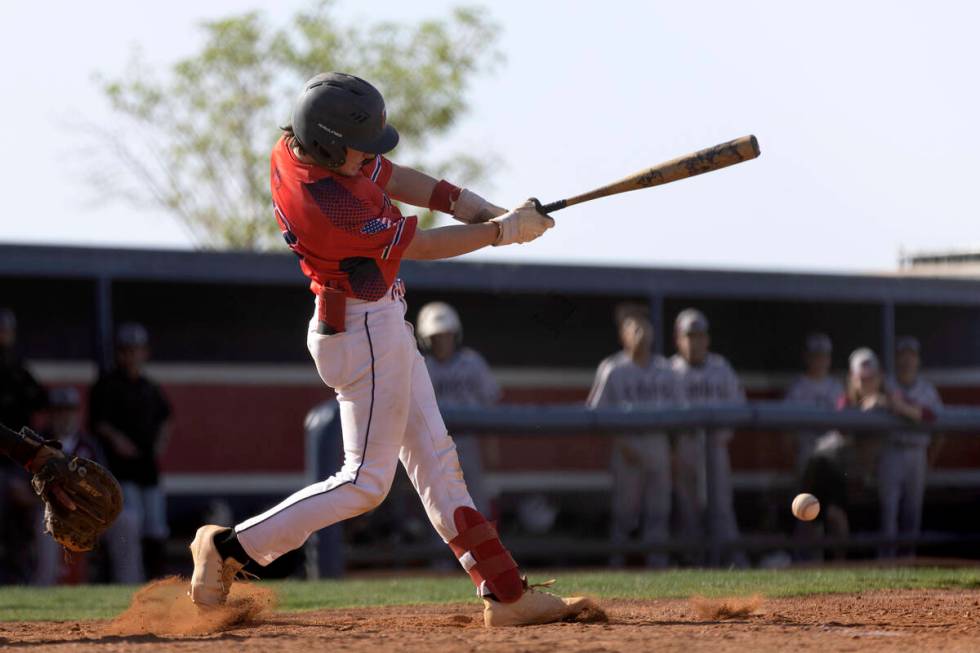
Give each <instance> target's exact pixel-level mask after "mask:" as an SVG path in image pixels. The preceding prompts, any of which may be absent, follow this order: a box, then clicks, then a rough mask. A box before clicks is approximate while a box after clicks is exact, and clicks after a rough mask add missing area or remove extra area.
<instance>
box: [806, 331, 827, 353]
mask: <svg viewBox="0 0 980 653" xmlns="http://www.w3.org/2000/svg"><path fill="white" fill-rule="evenodd" d="M805 348H806V352H807V353H808V354H829V353H830V352H831V351H833V349H834V345H833V344H832V343H831V342H830V336H828V335H827V334H826V333H811V334H808V335H807V337H806V345H805Z"/></svg>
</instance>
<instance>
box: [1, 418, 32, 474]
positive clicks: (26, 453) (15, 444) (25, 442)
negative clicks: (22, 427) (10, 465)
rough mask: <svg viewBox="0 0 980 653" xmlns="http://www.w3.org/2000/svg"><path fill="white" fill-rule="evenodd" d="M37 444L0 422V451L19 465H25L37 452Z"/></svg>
mask: <svg viewBox="0 0 980 653" xmlns="http://www.w3.org/2000/svg"><path fill="white" fill-rule="evenodd" d="M37 450H38V445H37V443H35V442H34V441H33V440H30V439H27V438H24V437H22V436H21V435H20V434H19V433H17V432H16V431H14V430H12V429H9V428H7V427H6V426H4V425H2V424H0V453H4V454H7V456H9V457H10V459H11V460H13V461H14V462H15V463H17V464H18V465H20V466H22V467H23V466H25V465H27V464H28V463H29V462H30V461H31V459H32V458H33V457H34V455H35V454H36V453H37Z"/></svg>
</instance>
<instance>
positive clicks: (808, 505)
mask: <svg viewBox="0 0 980 653" xmlns="http://www.w3.org/2000/svg"><path fill="white" fill-rule="evenodd" d="M819 514H820V501H819V500H818V499H817V497H815V496H813V495H812V494H807V493H805V492H804V493H803V494H797V495H796V498H795V499H793V516H794V517H796V518H797V519H799V520H800V521H813V520H814V519H816V518H817V515H819Z"/></svg>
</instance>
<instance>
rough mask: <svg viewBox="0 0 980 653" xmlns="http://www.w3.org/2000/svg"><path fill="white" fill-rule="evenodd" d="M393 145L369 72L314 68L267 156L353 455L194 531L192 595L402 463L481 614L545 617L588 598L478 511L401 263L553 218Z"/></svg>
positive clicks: (517, 235)
mask: <svg viewBox="0 0 980 653" xmlns="http://www.w3.org/2000/svg"><path fill="white" fill-rule="evenodd" d="M397 143H398V132H397V131H396V130H395V128H394V127H392V126H391V125H388V124H386V115H385V103H384V99H383V98H382V96H381V94H380V93H379V92H378V90H377V89H375V88H374V87H373V86H372V85H371V84H369V83H368V82H366V81H364V80H363V79H359V78H357V77H353V76H351V75H345V74H340V73H325V74H321V75H317V76H316V77H314V78H312V79H311V80H309V81H308V82H307V83H306V84H305V86H304V87H303V90H302V92H301V93H300V95H299V97H298V98H297V100H296V103H295V105H294V107H293V113H292V121H291V124H290V125H288V126H287V127H286V128H285V129H284V134H283V135H282V137H281V138H280V139H279V141H278V142H277V143H276V145H275V148H274V149H273V152H272V165H271V183H272V197H273V204H274V210H275V216H276V219H277V221H278V223H279V227H280V229H281V230H282V234H283V237H284V238H285V240H286V243H287V244H288V245H289V247H290V249H292V250H293V252H295V253H296V255H297V256H298V257H299V259H300V267H301V268H302V270H303V272H304V273H305V274H306V276H308V277H309V278H310V288H311V290H312V291H313V294H314V295H315V299H314V310H313V317H312V319H311V320H310V323H309V330H308V333H307V347H308V348H309V351H310V355H311V356H312V357H313V361H314V363H315V364H316V368H317V371H318V372H319V374H320V378H321V379H322V380H323V382H324V383H325V384H326V385H328V386H330V387H331V388H334V390H335V391H336V393H337V400H338V401H339V403H340V417H341V424H342V429H343V442H344V464H343V466H342V467H341V469H340V470H339V471H338V472H337V473H336V474H334V475H333V476H331V477H330V478H328V479H326V480H324V481H321V482H319V483H316V484H314V485H310V486H309V487H306V488H303V489H302V490H300V491H298V492H296V493H295V494H293V495H292V496H290V497H288V498H286V499H285V500H283V501H282V502H281V503H279V504H278V505H276V506H274V507H272V508H270V509H269V510H267V511H266V512H264V513H262V514H260V515H256V516H254V517H252V518H250V519H246V520H245V521H243V522H241V523H240V524H237V525H236V526H235V527H234V528H225V527H222V526H216V525H206V526H202V527H201V528H199V529H198V531H197V534H196V536H195V537H194V541H193V542H192V543H191V552H192V554H193V558H194V573H193V576H192V578H191V588H190V595H191V598H192V599H193V601H194V602H195V603H197V604H198V605H202V606H210V605H215V604H220V603H222V602H224V601H225V600H226V597H227V595H228V592H229V589H230V586H231V584H232V582H233V581H234V579H235V576H236V574H237V573H238V572H239V571H240V570H241V569H242V567H243V566H244V565H245V564H246V563H249V562H250V561H254V562H255V563H257V564H258V565H260V566H265V565H268V564H269V563H271V562H272V561H273V560H275V559H276V558H278V557H279V556H281V555H283V554H284V553H286V552H287V551H291V550H293V549H296V548H298V547H300V546H302V545H303V543H304V542H305V541H306V539H307V538H308V537H309V536H310V535H311V534H312V533H314V532H315V531H317V530H319V529H321V528H324V527H326V526H330V525H331V524H334V523H337V522H339V521H343V520H345V519H349V518H351V517H354V516H356V515H359V514H361V513H364V512H367V511H369V510H371V509H373V508H374V507H376V506H377V505H378V504H380V503H381V502H382V501H383V500H384V498H385V496H386V495H387V494H388V490H389V488H390V487H391V484H392V480H393V478H394V475H395V470H396V467H397V465H398V463H399V461H400V462H401V464H402V465H403V466H404V467H405V471H406V472H407V473H408V476H409V478H410V479H411V480H412V483H413V484H414V486H415V489H416V490H417V491H418V494H419V497H420V498H421V499H422V503H423V505H424V507H425V511H426V513H427V514H428V517H429V519H430V521H431V522H432V525H433V527H434V528H435V530H436V531H437V532H438V533H439V535H440V536H441V537H442V539H443V540H444V541H445V542H446V543H447V544H448V545H449V547H450V549H452V551H453V553H454V554H455V555H456V557H457V558H458V560H459V563H460V564H461V565H462V567H463V569H464V570H465V571H466V572H467V573H468V574H469V576H470V578H471V579H472V580H473V583H474V584H475V585H476V588H477V594H478V596H480V597H481V598H482V599H483V600H484V604H485V606H484V621H485V623H486V625H487V626H505V625H522V624H534V623H547V622H552V621H557V620H560V619H564V618H567V617H571V616H574V615H576V614H578V613H580V612H582V611H583V610H585V609H586V608H587V607H589V606H590V605H591V602H590V601H589V600H588V599H585V598H570V599H564V598H561V597H558V596H555V595H554V594H550V593H547V592H543V591H540V590H538V589H535V588H533V587H532V586H530V585H529V584H528V582H527V580H526V578H525V577H524V576H522V575H521V573H520V571H519V569H518V566H517V563H516V562H515V561H514V559H513V558H512V557H511V555H510V553H509V552H508V551H507V549H506V547H504V545H503V543H502V542H501V541H500V538H499V536H498V534H497V531H496V529H495V528H494V527H493V525H492V524H490V523H489V522H488V521H487V520H486V519H485V518H484V516H483V515H482V514H481V513H480V512H479V511H478V510H477V509H476V507H475V506H474V504H473V500H472V498H471V497H470V494H469V492H468V490H467V488H466V483H465V481H464V479H463V474H462V472H461V471H460V464H459V459H458V457H457V453H456V447H455V445H454V443H453V440H452V438H451V437H450V436H449V434H448V433H447V431H446V426H445V424H444V423H443V420H442V417H441V415H440V414H439V409H438V407H437V405H436V398H435V394H434V393H433V389H432V383H431V382H430V380H429V375H428V373H427V371H426V366H425V362H424V361H423V359H422V356H421V355H420V354H419V352H418V349H417V347H416V344H415V338H414V337H413V335H412V327H411V325H410V324H408V323H407V322H405V319H404V316H405V311H406V304H405V299H404V285H403V284H402V282H401V281H400V280H399V279H398V268H399V264H400V262H401V260H402V259H444V258H451V257H454V256H459V255H461V254H466V253H467V252H472V251H475V250H478V249H481V248H483V247H487V246H491V245H492V246H497V247H501V246H504V245H511V244H516V243H526V242H530V241H532V240H534V239H536V238H539V237H540V236H541V235H542V234H544V232H545V231H547V230H548V229H550V228H551V227H553V226H554V221H553V220H552V219H551V218H550V217H549V216H547V215H544V214H542V213H540V212H538V211H537V210H536V208H535V204H534V203H533V202H532V201H528V202H526V203H525V204H524V205H522V206H519V207H517V208H516V209H513V210H511V211H505V210H504V209H502V208H500V207H499V206H496V205H495V204H492V203H491V202H488V201H487V200H485V199H483V198H482V197H480V196H479V195H477V194H476V193H474V192H472V191H470V190H467V189H462V188H459V187H457V186H454V185H453V184H451V183H449V182H447V181H445V180H443V181H437V180H436V179H433V178H432V177H430V176H428V175H426V174H424V173H422V172H419V171H417V170H413V169H412V168H408V167H404V166H399V165H397V164H395V163H392V162H391V161H389V160H388V159H387V158H385V157H384V156H383V155H384V154H385V153H386V152H389V151H390V150H391V149H392V148H394V147H395V145H396V144H397ZM392 200H398V201H401V202H404V203H405V204H411V205H413V206H418V207H424V208H430V209H433V210H436V211H442V212H444V213H448V214H450V215H452V216H453V217H454V218H456V219H457V220H458V221H460V222H462V223H463V224H461V225H454V226H449V227H440V228H436V229H429V230H421V229H419V228H418V221H417V218H416V217H415V216H403V215H402V214H401V212H400V211H399V210H398V208H397V207H396V206H395V205H394V204H392Z"/></svg>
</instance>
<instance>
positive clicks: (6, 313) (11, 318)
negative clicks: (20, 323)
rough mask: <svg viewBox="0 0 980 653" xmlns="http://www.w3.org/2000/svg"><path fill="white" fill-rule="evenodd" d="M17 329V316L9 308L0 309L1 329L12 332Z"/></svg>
mask: <svg viewBox="0 0 980 653" xmlns="http://www.w3.org/2000/svg"><path fill="white" fill-rule="evenodd" d="M16 328H17V316H16V315H14V312H13V311H12V310H10V309H9V308H0V329H3V330H8V329H9V330H11V331H13V330H14V329H16Z"/></svg>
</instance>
